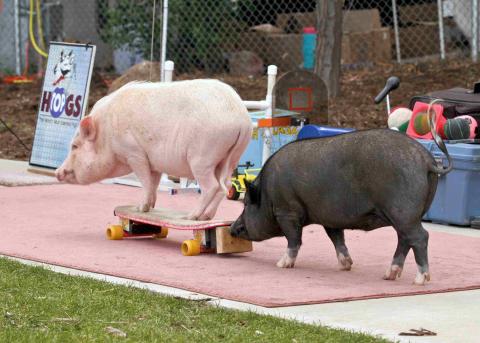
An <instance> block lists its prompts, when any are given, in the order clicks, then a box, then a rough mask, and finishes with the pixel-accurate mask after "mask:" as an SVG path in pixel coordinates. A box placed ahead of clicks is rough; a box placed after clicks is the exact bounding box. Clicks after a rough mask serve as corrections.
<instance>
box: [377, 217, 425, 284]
mask: <svg viewBox="0 0 480 343" xmlns="http://www.w3.org/2000/svg"><path fill="white" fill-rule="evenodd" d="M394 228H395V230H396V231H397V236H398V243H397V249H396V250H395V254H394V256H393V261H392V264H391V266H390V267H389V268H388V269H387V271H386V273H385V276H384V279H385V280H395V279H396V278H397V277H400V275H401V274H402V270H403V265H404V263H405V258H406V257H407V254H408V252H409V251H410V249H413V254H414V256H415V261H416V263H417V267H418V271H417V275H416V277H415V280H414V283H415V284H416V285H424V284H425V283H426V282H427V281H430V272H429V268H428V236H429V235H428V232H427V230H425V229H424V228H423V227H422V224H421V223H417V224H412V225H408V226H407V225H405V226H403V225H402V226H397V225H395V226H394Z"/></svg>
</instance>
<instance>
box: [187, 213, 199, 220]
mask: <svg viewBox="0 0 480 343" xmlns="http://www.w3.org/2000/svg"><path fill="white" fill-rule="evenodd" d="M198 217H199V216H198V215H197V214H195V213H190V214H189V215H188V216H187V217H186V218H185V219H187V220H198Z"/></svg>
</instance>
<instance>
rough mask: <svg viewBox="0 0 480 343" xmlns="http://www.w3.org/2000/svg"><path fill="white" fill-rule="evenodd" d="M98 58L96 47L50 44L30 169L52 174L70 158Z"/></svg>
mask: <svg viewBox="0 0 480 343" xmlns="http://www.w3.org/2000/svg"><path fill="white" fill-rule="evenodd" d="M94 58H95V46H94V45H85V44H70V43H59V42H51V43H50V49H49V52H48V62H47V68H46V71H45V78H44V81H43V89H42V95H41V97H40V106H39V109H38V116H37V126H36V128H35V137H34V140H33V148H32V154H31V156H30V166H33V167H35V168H31V169H30V170H32V171H39V170H36V169H38V168H36V167H40V168H47V170H48V171H49V172H52V169H56V168H58V167H59V166H60V165H61V164H62V163H63V161H64V160H65V159H66V157H67V155H68V153H69V151H70V143H71V141H72V138H73V136H74V135H75V132H76V130H77V128H78V125H79V123H80V120H81V119H82V117H83V116H84V114H85V111H86V108H87V103H88V90H89V88H90V79H91V76H92V70H93V61H94ZM40 170H41V169H40Z"/></svg>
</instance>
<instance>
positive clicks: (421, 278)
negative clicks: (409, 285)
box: [413, 271, 430, 286]
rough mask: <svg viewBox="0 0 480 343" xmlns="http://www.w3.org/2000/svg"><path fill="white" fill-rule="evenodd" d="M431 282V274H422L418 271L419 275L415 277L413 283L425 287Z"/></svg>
mask: <svg viewBox="0 0 480 343" xmlns="http://www.w3.org/2000/svg"><path fill="white" fill-rule="evenodd" d="M427 281H430V273H420V272H418V271H417V275H416V276H415V280H414V281H413V283H414V284H415V285H418V286H423V285H425V284H426V283H427Z"/></svg>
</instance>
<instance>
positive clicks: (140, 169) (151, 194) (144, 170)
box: [127, 155, 161, 212]
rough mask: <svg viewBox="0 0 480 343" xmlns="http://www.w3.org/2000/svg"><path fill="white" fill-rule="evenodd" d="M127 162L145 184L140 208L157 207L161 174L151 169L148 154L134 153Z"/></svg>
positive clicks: (145, 209) (143, 210)
mask: <svg viewBox="0 0 480 343" xmlns="http://www.w3.org/2000/svg"><path fill="white" fill-rule="evenodd" d="M127 162H128V165H129V166H130V167H131V168H132V170H133V172H134V173H135V175H136V176H137V177H138V179H139V180H140V182H141V183H142V186H143V201H142V203H141V204H140V206H139V207H138V210H139V211H141V212H148V211H150V209H151V208H153V207H155V202H156V200H157V188H158V184H159V183H160V176H161V174H160V173H157V172H153V171H152V170H151V169H150V163H149V161H148V159H147V157H146V156H138V155H133V156H131V157H129V158H128V159H127Z"/></svg>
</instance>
